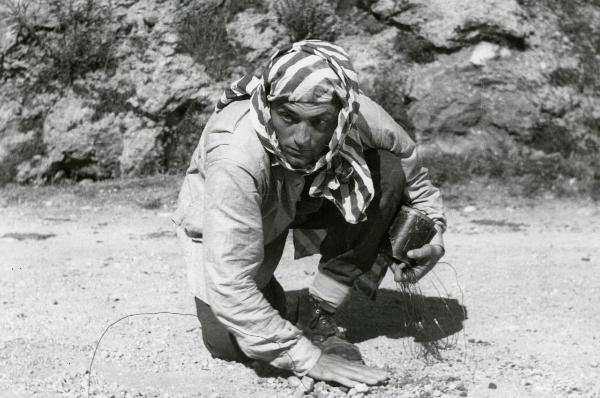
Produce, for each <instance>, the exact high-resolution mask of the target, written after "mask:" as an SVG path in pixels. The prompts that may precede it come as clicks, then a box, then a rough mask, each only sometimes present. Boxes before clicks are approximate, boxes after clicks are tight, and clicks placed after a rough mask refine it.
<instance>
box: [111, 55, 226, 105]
mask: <svg viewBox="0 0 600 398" xmlns="http://www.w3.org/2000/svg"><path fill="white" fill-rule="evenodd" d="M145 57H146V61H147V62H144V63H140V62H139V61H138V60H136V59H135V58H133V57H132V58H131V59H128V60H126V61H124V62H123V63H122V64H121V65H120V66H119V70H118V71H117V74H116V76H115V77H114V78H113V79H114V80H115V81H119V80H124V81H128V82H130V83H131V85H132V86H133V88H134V92H135V93H134V95H133V96H132V98H131V100H130V103H131V104H137V105H136V106H135V108H137V109H136V110H138V111H139V112H142V113H144V114H147V115H153V116H156V117H161V116H165V115H167V114H168V113H170V112H173V111H174V110H175V109H177V108H178V107H179V106H181V104H182V103H185V102H186V101H189V100H190V99H197V98H206V95H207V94H209V95H211V94H212V91H206V87H207V86H208V85H209V83H211V80H210V78H209V77H208V75H207V74H206V73H204V72H203V70H202V67H201V66H200V65H198V64H196V63H195V62H194V61H193V60H192V58H191V57H189V56H187V55H182V54H175V55H173V56H172V55H171V54H170V53H169V55H168V56H165V55H162V54H161V53H160V52H154V51H148V52H147V53H146V54H145ZM218 91H219V92H220V90H218ZM215 97H217V98H218V95H215ZM215 100H216V98H215Z"/></svg>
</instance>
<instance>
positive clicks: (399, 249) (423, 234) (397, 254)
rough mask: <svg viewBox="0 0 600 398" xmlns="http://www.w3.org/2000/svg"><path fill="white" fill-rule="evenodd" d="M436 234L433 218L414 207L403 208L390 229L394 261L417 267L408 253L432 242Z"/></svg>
mask: <svg viewBox="0 0 600 398" xmlns="http://www.w3.org/2000/svg"><path fill="white" fill-rule="evenodd" d="M436 233H437V230H436V229H435V222H434V221H433V220H432V219H431V218H429V217H427V216H426V215H425V214H423V213H421V212H420V211H418V210H415V209H413V208H412V207H408V206H402V207H401V208H400V211H399V212H398V215H397V216H396V218H394V221H393V222H392V225H390V229H389V235H390V243H391V245H392V257H393V259H394V261H395V262H397V263H405V264H407V265H409V266H414V265H416V264H414V260H413V259H410V258H408V257H407V255H406V253H408V252H409V251H411V250H413V249H418V248H420V247H422V246H423V245H426V244H427V243H429V242H431V239H433V237H434V236H435V234H436Z"/></svg>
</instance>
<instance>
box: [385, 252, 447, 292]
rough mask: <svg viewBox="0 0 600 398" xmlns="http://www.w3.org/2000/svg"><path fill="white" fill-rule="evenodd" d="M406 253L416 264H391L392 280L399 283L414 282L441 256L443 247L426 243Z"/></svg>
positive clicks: (429, 269)
mask: <svg viewBox="0 0 600 398" xmlns="http://www.w3.org/2000/svg"><path fill="white" fill-rule="evenodd" d="M406 255H407V256H408V258H410V259H412V260H414V262H415V263H416V265H414V266H410V265H407V264H405V263H400V264H392V266H391V268H392V271H393V272H394V280H395V281H396V282H399V283H416V282H418V281H419V280H420V279H421V278H423V277H424V276H425V275H426V274H427V273H428V272H429V271H431V269H432V268H433V267H434V266H435V265H436V264H437V262H438V261H439V259H440V258H442V256H443V255H444V248H443V247H442V246H441V245H432V244H426V245H424V246H422V247H420V248H419V249H414V250H410V251H409V252H408V253H406Z"/></svg>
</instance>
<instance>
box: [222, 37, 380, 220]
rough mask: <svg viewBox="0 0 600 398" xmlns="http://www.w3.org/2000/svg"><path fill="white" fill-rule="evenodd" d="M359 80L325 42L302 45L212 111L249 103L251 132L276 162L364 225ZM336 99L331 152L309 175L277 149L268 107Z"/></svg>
mask: <svg viewBox="0 0 600 398" xmlns="http://www.w3.org/2000/svg"><path fill="white" fill-rule="evenodd" d="M357 77H358V76H357V74H356V72H355V71H354V68H353V67H352V64H351V63H350V60H349V57H348V55H347V54H346V52H345V51H344V50H343V49H342V48H340V47H339V46H337V45H335V44H332V43H328V42H325V41H320V40H305V41H301V42H297V43H294V44H292V45H290V46H289V47H287V48H284V49H282V50H279V51H277V52H276V53H275V54H274V55H273V56H272V57H271V60H270V61H269V63H268V64H267V66H266V68H265V69H264V70H263V73H262V76H261V77H260V78H257V77H256V76H253V75H246V76H244V77H242V78H241V79H240V80H238V81H236V82H234V83H233V84H232V85H231V86H230V88H229V89H227V90H226V91H225V92H224V93H223V95H222V97H221V99H220V101H219V102H218V103H217V106H216V111H217V112H218V111H220V110H221V109H223V108H224V107H225V106H226V105H227V104H229V103H231V102H234V101H239V100H243V99H248V98H249V99H250V103H251V107H250V115H251V118H252V123H253V127H254V129H255V131H256V133H257V135H258V138H259V140H260V141H261V143H262V145H263V147H264V148H265V149H266V150H267V151H268V152H269V153H271V154H272V155H273V157H274V159H275V162H276V163H277V164H279V165H281V166H282V167H285V168H287V169H289V170H293V171H296V172H302V173H304V174H313V173H316V176H315V178H314V180H313V182H312V184H311V186H310V189H309V195H310V196H312V197H324V198H326V199H328V200H330V201H331V202H333V203H334V204H335V205H336V207H337V208H338V209H339V210H340V212H341V213H342V215H343V216H344V218H345V220H346V221H347V222H349V223H352V224H355V223H358V222H360V221H364V220H366V214H365V212H366V209H367V207H368V206H369V203H370V202H371V200H372V199H373V196H374V192H375V190H374V187H373V181H372V180H371V173H370V171H369V168H368V166H367V164H366V162H365V159H364V157H363V148H362V144H361V141H360V137H359V134H358V131H357V130H356V128H355V127H354V123H355V121H356V118H357V117H358V108H359V104H358V102H357V95H358V79H357ZM334 98H337V99H338V100H339V102H340V103H341V106H342V107H341V110H340V112H339V115H338V124H337V127H336V129H335V131H334V133H333V136H332V138H331V141H330V142H329V151H328V152H327V153H325V155H323V156H322V157H321V158H319V159H317V161H316V163H315V164H314V165H312V166H310V167H309V168H307V169H298V168H294V167H293V166H291V165H290V164H289V163H288V161H287V160H286V158H285V156H284V155H283V153H282V152H281V149H280V147H279V142H278V141H277V136H276V134H275V129H274V128H273V124H272V122H271V112H270V103H272V102H273V101H275V100H280V99H284V100H286V101H288V102H308V103H329V102H331V101H333V99H334Z"/></svg>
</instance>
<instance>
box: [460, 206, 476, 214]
mask: <svg viewBox="0 0 600 398" xmlns="http://www.w3.org/2000/svg"><path fill="white" fill-rule="evenodd" d="M474 211H477V207H475V206H465V207H464V208H463V213H473V212H474Z"/></svg>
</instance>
